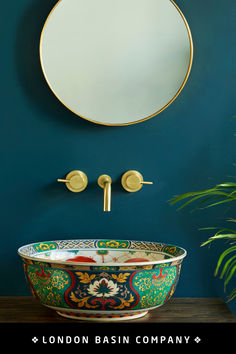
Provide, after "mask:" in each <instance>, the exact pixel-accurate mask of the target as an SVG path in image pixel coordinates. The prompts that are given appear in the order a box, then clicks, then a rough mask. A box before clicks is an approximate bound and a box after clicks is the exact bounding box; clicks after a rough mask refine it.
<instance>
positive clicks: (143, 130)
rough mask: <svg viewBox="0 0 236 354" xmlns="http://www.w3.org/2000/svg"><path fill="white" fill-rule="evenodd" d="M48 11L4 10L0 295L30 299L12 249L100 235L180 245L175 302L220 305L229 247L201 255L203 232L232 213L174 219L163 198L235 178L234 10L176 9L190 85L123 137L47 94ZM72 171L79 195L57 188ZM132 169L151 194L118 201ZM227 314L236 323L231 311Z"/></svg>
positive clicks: (227, 5)
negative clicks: (107, 208)
mask: <svg viewBox="0 0 236 354" xmlns="http://www.w3.org/2000/svg"><path fill="white" fill-rule="evenodd" d="M55 2H56V1H55V0H53V1H48V0H21V1H15V2H14V4H13V3H12V2H9V1H6V2H3V3H2V5H1V24H2V29H1V32H0V33H1V48H2V54H1V60H2V64H1V69H2V73H1V129H0V135H1V137H0V145H1V148H0V151H1V161H0V166H1V181H2V182H1V189H0V195H1V204H0V215H1V235H2V236H1V248H0V252H1V257H0V261H1V282H0V295H29V294H30V293H29V290H28V287H27V284H26V282H25V279H24V275H23V270H22V266H21V261H20V258H19V256H18V255H17V253H16V252H17V248H18V247H19V246H21V245H24V244H27V243H31V242H36V241H41V240H52V239H64V238H94V237H95V238H100V237H102V238H126V239H137V240H154V241H160V242H166V243H172V244H176V245H180V246H182V247H184V248H185V249H186V250H187V251H188V256H187V257H186V258H185V261H184V265H183V269H182V275H181V279H180V282H179V285H178V287H177V290H176V293H175V296H178V297H224V298H225V294H224V292H223V283H222V281H221V280H219V279H218V278H214V276H213V272H214V269H215V264H216V260H217V257H218V255H219V253H220V252H221V251H222V248H223V247H224V244H218V245H216V244H215V245H212V247H211V248H210V249H208V248H206V247H205V248H200V244H201V242H202V241H204V240H205V239H206V238H208V236H209V233H207V232H205V231H199V230H198V229H199V228H200V227H206V226H222V225H225V224H226V222H225V220H226V218H228V217H235V209H234V210H233V208H227V209H226V208H225V207H218V208H215V209H211V210H208V211H200V210H199V211H195V212H193V213H191V212H190V211H191V208H189V209H184V210H183V211H181V212H177V211H176V207H171V206H170V205H169V204H168V200H169V199H170V198H171V197H172V196H173V195H176V194H180V193H184V192H188V191H192V190H198V189H202V188H206V187H210V186H212V185H215V184H216V183H218V182H221V181H225V180H230V179H231V178H232V177H231V176H235V166H234V165H233V163H234V162H236V161H235V146H236V144H235V143H236V142H235V139H236V138H235V136H234V131H235V120H234V119H233V118H232V117H233V115H234V114H235V109H236V108H235V24H234V22H235V17H236V4H235V0H227V1H220V0H214V1H213V0H204V1H199V0H191V1H189V0H182V1H180V0H178V1H176V3H177V5H179V6H180V8H181V10H182V11H183V13H184V15H185V17H186V18H187V20H188V22H189V25H190V28H191V31H192V36H193V41H194V62H193V67H192V71H191V75H190V77H189V80H188V82H187V84H186V86H185V88H184V90H183V91H182V93H181V94H180V96H179V97H178V98H177V99H176V100H175V101H174V103H173V104H172V105H171V106H170V107H169V108H168V109H166V110H165V111H164V112H162V113H161V114H160V115H158V116H157V117H155V118H152V119H150V120H148V121H146V122H144V123H141V124H137V125H133V126H132V125H131V126H128V127H105V126H99V125H94V124H92V123H89V122H87V121H85V120H83V119H81V118H79V117H77V116H76V115H74V114H73V113H71V112H70V111H69V110H67V109H66V108H65V107H64V106H63V105H62V104H61V103H60V102H59V101H58V100H57V99H56V97H55V96H54V95H53V93H52V92H51V91H50V89H49V88H48V86H47V84H46V82H45V80H44V77H43V75H42V72H41V68H40V62H39V54H38V46H39V37H40V32H41V29H42V26H43V23H44V21H45V19H46V17H47V15H48V13H49V11H50V10H51V8H52V7H53V5H54V4H55ZM94 59H96V58H94ZM134 60H135V58H134ZM74 169H80V170H82V171H84V172H85V173H86V174H87V175H88V178H89V185H88V188H87V190H86V191H84V192H83V193H80V194H74V193H71V192H69V191H68V190H67V189H66V188H65V186H64V185H62V184H59V183H57V182H56V179H57V178H63V177H64V175H65V174H66V173H67V172H69V171H71V170H74ZM130 169H136V170H138V171H140V172H142V173H143V175H144V177H145V178H146V179H147V180H153V181H154V185H153V186H145V187H144V188H143V189H142V190H141V191H139V192H138V193H134V194H128V193H126V192H124V191H123V190H122V188H121V185H120V177H121V175H122V174H123V173H124V172H125V171H126V170H130ZM102 173H107V174H110V175H111V176H112V179H113V188H112V212H111V213H104V212H103V211H102V190H101V189H100V188H99V187H98V186H97V183H96V181H97V178H98V176H99V175H100V174H102ZM233 285H234V286H235V285H236V282H235V279H234V284H233V282H232V286H233ZM229 290H230V289H229ZM230 307H231V309H232V311H234V313H235V312H236V306H235V303H231V304H230Z"/></svg>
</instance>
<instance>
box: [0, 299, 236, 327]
mask: <svg viewBox="0 0 236 354" xmlns="http://www.w3.org/2000/svg"><path fill="white" fill-rule="evenodd" d="M132 321H133V322H138V323H140V322H143V323H164V322H165V323H175V322H182V323H184V322H186V323H188V322H191V323H199V322H211V323H225V322H234V323H236V317H235V316H234V315H233V314H232V313H231V312H230V310H229V308H228V306H227V305H226V304H225V303H224V301H223V300H222V299H219V298H172V299H170V300H169V301H168V302H167V303H166V304H165V305H163V306H161V307H159V308H156V309H154V310H152V311H150V312H149V313H148V314H147V315H146V316H145V317H142V318H140V319H136V320H132ZM63 322H64V323H66V322H67V323H69V322H70V323H72V322H78V321H77V320H72V319H66V318H63V317H61V316H59V315H58V314H57V313H56V312H55V311H54V310H51V309H49V308H47V307H45V306H43V305H41V304H40V303H39V302H38V301H37V300H36V299H35V298H33V297H31V296H24V297H16V296H8V297H5V296H2V297H0V323H63ZM129 322H131V321H129Z"/></svg>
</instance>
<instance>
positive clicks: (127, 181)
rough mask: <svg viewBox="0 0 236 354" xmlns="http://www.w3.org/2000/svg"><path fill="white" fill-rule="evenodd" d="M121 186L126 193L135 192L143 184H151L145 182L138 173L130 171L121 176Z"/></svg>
mask: <svg viewBox="0 0 236 354" xmlns="http://www.w3.org/2000/svg"><path fill="white" fill-rule="evenodd" d="M121 184H122V186H123V188H124V189H125V190H126V191H127V192H137V191H139V190H140V189H141V188H142V187H143V185H144V184H149V185H151V184H153V182H146V181H144V180H143V176H142V175H141V173H140V172H138V171H134V170H130V171H127V172H125V173H124V174H123V176H122V178H121Z"/></svg>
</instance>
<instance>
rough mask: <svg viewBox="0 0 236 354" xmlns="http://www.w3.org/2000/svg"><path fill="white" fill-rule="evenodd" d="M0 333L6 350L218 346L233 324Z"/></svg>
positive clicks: (16, 327) (4, 327) (61, 327)
mask: <svg viewBox="0 0 236 354" xmlns="http://www.w3.org/2000/svg"><path fill="white" fill-rule="evenodd" d="M0 333H1V334H0V338H1V344H2V345H7V348H8V349H10V348H11V347H12V349H13V348H16V347H17V348H18V349H21V348H22V349H26V348H28V349H33V350H35V349H39V350H44V349H46V348H47V349H53V348H55V347H57V349H58V348H59V347H61V348H64V349H65V348H67V349H70V348H72V347H73V348H77V349H85V350H86V349H89V348H91V347H94V348H96V349H99V348H101V347H102V349H104V348H105V347H114V346H117V345H119V346H120V348H127V349H131V348H135V349H138V348H142V349H145V348H147V349H152V350H153V349H154V350H155V349H161V348H163V349H164V348H166V347H169V348H170V349H171V348H176V347H178V348H180V349H181V350H182V349H183V348H187V349H190V347H191V348H193V347H194V348H196V349H201V348H203V347H211V346H213V345H214V347H215V346H217V349H219V348H223V347H226V346H227V347H228V346H229V345H231V344H232V345H234V344H235V338H234V335H235V333H236V323H157V324H155V323H145V324H143V323H140V324H139V323H131V322H129V323H127V322H126V323H103V322H99V323H87V322H85V323H82V322H76V323H63V324H61V323H56V324H50V323H45V324H43V323H42V324H31V323H24V324H22V323H18V324H16V323H13V324H10V323H6V324H5V323H4V324H3V323H2V324H1V323H0Z"/></svg>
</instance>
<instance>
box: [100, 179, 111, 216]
mask: <svg viewBox="0 0 236 354" xmlns="http://www.w3.org/2000/svg"><path fill="white" fill-rule="evenodd" d="M111 183H112V179H111V177H110V176H108V175H101V176H100V177H99V178H98V185H99V186H100V187H101V188H103V189H104V193H103V211H111Z"/></svg>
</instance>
